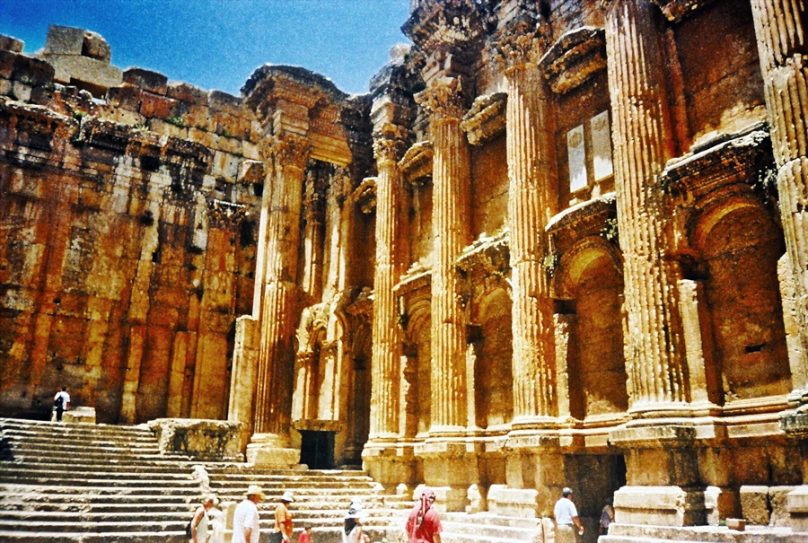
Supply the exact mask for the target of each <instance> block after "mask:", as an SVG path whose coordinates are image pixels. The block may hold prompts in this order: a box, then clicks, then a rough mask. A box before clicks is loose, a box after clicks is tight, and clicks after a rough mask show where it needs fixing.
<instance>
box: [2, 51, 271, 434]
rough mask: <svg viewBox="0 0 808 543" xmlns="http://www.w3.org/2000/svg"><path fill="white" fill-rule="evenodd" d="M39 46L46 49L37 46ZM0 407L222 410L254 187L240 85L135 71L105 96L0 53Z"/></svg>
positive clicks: (250, 253) (131, 413) (111, 417)
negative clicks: (230, 87)
mask: <svg viewBox="0 0 808 543" xmlns="http://www.w3.org/2000/svg"><path fill="white" fill-rule="evenodd" d="M46 58H47V57H46ZM0 65H2V69H0V94H2V96H0V117H1V118H2V122H0V126H2V132H0V146H2V155H0V192H1V193H2V201H3V206H2V209H1V210H0V214H2V225H3V236H2V238H1V239H0V241H2V243H0V247H1V248H0V255H1V256H0V269H1V270H2V272H0V273H2V278H1V279H0V284H2V298H1V300H2V302H0V319H2V324H1V325H0V330H2V331H3V332H2V335H3V337H2V341H0V358H2V360H3V364H2V377H1V378H0V387H2V395H0V397H2V400H0V402H1V403H2V405H0V409H2V411H3V412H4V414H7V415H21V414H28V415H33V416H46V414H47V411H48V409H49V407H50V403H51V397H52V395H53V393H54V391H55V390H56V389H57V387H58V386H61V385H63V386H67V387H68V389H69V391H70V393H71V396H72V400H73V405H89V406H94V407H95V408H96V411H97V416H98V420H99V421H102V422H137V421H144V420H148V419H151V418H155V417H159V416H166V415H170V416H194V417H210V418H223V417H224V416H225V415H226V412H225V406H226V402H227V396H228V391H229V378H228V371H229V369H228V368H229V359H230V357H231V353H232V348H233V345H232V343H233V329H234V320H235V317H236V316H237V315H238V314H241V313H243V312H245V311H247V309H248V308H249V307H250V305H251V301H252V300H251V298H252V274H253V271H254V265H255V264H254V258H255V238H256V232H255V231H256V229H257V222H256V219H255V209H256V204H257V202H258V195H259V194H260V190H261V187H262V184H263V167H262V163H261V162H260V161H258V160H257V159H258V158H259V157H258V152H257V147H256V142H257V140H258V134H257V132H256V129H255V125H254V123H253V121H252V118H251V116H250V114H249V113H248V112H247V111H246V110H245V109H243V108H242V107H241V104H240V100H239V99H238V98H235V97H232V96H229V95H226V94H224V93H219V92H211V93H208V92H205V91H202V90H199V89H196V88H193V87H191V86H189V85H185V84H182V83H171V84H169V83H168V81H167V79H166V77H165V76H163V75H161V74H157V73H153V72H148V71H146V70H139V69H130V70H127V71H126V72H124V75H123V83H122V84H121V86H117V87H112V88H109V89H108V90H106V94H105V98H104V99H93V97H91V96H90V94H89V93H87V91H78V90H77V89H76V88H75V87H70V86H67V87H65V86H59V85H57V84H55V83H54V70H53V68H52V67H51V66H50V65H48V64H47V63H46V62H44V61H42V60H37V59H33V58H30V57H27V56H25V55H23V54H21V53H20V52H14V51H12V50H3V51H0Z"/></svg>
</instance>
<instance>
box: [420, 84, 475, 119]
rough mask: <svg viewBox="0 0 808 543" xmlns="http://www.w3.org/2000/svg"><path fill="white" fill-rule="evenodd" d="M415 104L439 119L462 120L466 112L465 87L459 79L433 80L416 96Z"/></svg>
mask: <svg viewBox="0 0 808 543" xmlns="http://www.w3.org/2000/svg"><path fill="white" fill-rule="evenodd" d="M415 102H416V103H417V104H418V105H419V106H421V107H422V108H424V109H425V110H426V111H427V112H428V113H429V114H430V115H432V116H433V117H435V118H438V119H460V118H462V117H463V115H464V114H465V112H466V104H465V100H464V96H463V85H462V83H461V82H460V78H458V77H441V78H438V79H435V80H433V81H432V82H431V83H430V84H429V87H427V88H426V90H423V91H421V92H419V93H418V94H416V95H415Z"/></svg>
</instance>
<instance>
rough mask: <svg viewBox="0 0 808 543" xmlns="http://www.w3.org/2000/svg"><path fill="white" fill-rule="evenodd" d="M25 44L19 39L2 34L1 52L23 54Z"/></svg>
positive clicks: (0, 41)
mask: <svg viewBox="0 0 808 543" xmlns="http://www.w3.org/2000/svg"><path fill="white" fill-rule="evenodd" d="M23 45H24V43H23V42H22V41H20V40H18V39H17V38H12V37H11V36H5V35H3V34H0V51H11V52H12V53H21V52H22V48H23Z"/></svg>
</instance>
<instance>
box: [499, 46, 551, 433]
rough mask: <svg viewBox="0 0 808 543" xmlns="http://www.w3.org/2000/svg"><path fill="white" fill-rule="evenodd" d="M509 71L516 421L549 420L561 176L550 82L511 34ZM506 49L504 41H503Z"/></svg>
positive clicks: (531, 51) (529, 49) (533, 50)
mask: <svg viewBox="0 0 808 543" xmlns="http://www.w3.org/2000/svg"><path fill="white" fill-rule="evenodd" d="M510 42H511V44H510V47H509V49H508V52H509V53H510V55H509V59H508V60H509V65H508V66H507V67H506V70H505V78H506V79H505V80H506V84H507V87H506V88H507V93H508V103H507V106H506V109H505V118H506V121H505V123H506V130H507V140H506V153H507V161H508V181H509V187H508V228H509V230H510V254H511V269H512V287H513V312H512V317H511V318H512V320H511V322H512V329H513V416H514V423H515V425H516V426H519V425H520V423H521V424H531V423H532V424H534V425H535V423H536V422H544V423H549V422H550V421H554V420H555V419H554V417H555V415H556V410H557V405H556V404H557V400H556V392H555V388H556V383H555V381H556V375H555V370H554V368H555V336H554V331H553V301H552V299H551V298H550V294H549V282H548V278H547V273H546V272H545V270H544V266H543V262H544V257H545V255H546V254H547V243H546V236H545V235H544V229H545V226H546V225H547V221H548V219H549V217H551V216H552V215H553V214H554V213H555V211H556V208H557V205H558V204H557V202H558V196H557V192H556V191H557V185H558V183H557V179H556V167H555V162H556V161H555V152H554V151H553V149H554V142H553V123H552V118H551V116H550V106H551V103H550V101H549V98H548V96H547V95H546V93H545V83H544V81H543V80H542V78H541V76H540V74H539V71H538V70H537V69H536V66H535V64H536V62H535V61H536V58H537V56H538V55H537V49H538V48H537V47H536V44H534V43H532V40H531V41H528V42H527V43H525V44H521V45H522V47H519V45H520V44H519V43H518V42H516V40H514V39H512V40H510ZM501 47H505V46H504V45H502V46H501Z"/></svg>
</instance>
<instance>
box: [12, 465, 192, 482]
mask: <svg viewBox="0 0 808 543" xmlns="http://www.w3.org/2000/svg"><path fill="white" fill-rule="evenodd" d="M100 467H101V466H88V467H84V466H83V465H81V464H79V465H76V466H75V469H67V468H70V465H69V464H65V465H62V466H48V467H45V465H38V466H31V465H30V464H28V465H27V464H17V463H14V464H7V463H2V464H0V479H8V478H9V477H13V478H14V479H16V480H23V479H25V478H27V477H67V478H70V477H76V476H78V475H79V474H81V475H82V477H90V478H92V477H96V478H101V477H102V476H103V477H106V478H109V477H112V476H114V478H115V479H143V478H145V477H149V478H152V479H155V480H161V481H162V480H164V481H171V480H175V479H182V480H187V479H190V477H191V474H192V471H191V470H190V469H188V470H176V469H175V470H168V469H159V470H154V469H150V468H151V466H143V467H142V468H140V469H136V468H137V465H135V464H133V465H130V466H116V465H109V466H107V467H106V469H104V470H103V471H101V470H100Z"/></svg>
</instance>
